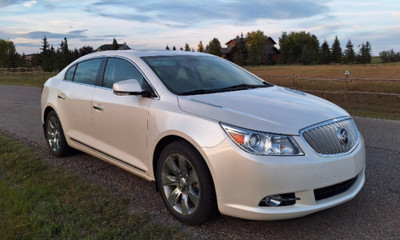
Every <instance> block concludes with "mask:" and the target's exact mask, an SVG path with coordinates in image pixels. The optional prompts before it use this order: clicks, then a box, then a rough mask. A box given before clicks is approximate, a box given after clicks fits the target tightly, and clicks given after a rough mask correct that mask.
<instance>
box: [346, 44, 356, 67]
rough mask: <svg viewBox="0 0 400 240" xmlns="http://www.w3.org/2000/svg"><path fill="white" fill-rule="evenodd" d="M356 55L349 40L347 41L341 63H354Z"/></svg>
mask: <svg viewBox="0 0 400 240" xmlns="http://www.w3.org/2000/svg"><path fill="white" fill-rule="evenodd" d="M355 59H356V54H355V53H354V49H353V44H352V43H351V41H350V39H349V40H348V41H347V44H346V49H345V50H344V52H343V62H344V63H346V64H352V63H354V61H355Z"/></svg>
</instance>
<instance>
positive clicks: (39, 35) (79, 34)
mask: <svg viewBox="0 0 400 240" xmlns="http://www.w3.org/2000/svg"><path fill="white" fill-rule="evenodd" d="M86 31H87V29H84V30H75V31H70V32H67V33H52V32H46V31H34V32H29V33H23V34H17V35H18V36H19V37H24V38H30V39H43V37H44V36H46V38H47V39H62V38H64V37H66V38H72V39H73V38H86V36H85V35H83V33H84V32H86Z"/></svg>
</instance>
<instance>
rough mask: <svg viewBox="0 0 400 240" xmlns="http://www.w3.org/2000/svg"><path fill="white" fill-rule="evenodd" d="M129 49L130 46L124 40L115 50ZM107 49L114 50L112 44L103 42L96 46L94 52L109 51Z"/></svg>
mask: <svg viewBox="0 0 400 240" xmlns="http://www.w3.org/2000/svg"><path fill="white" fill-rule="evenodd" d="M130 49H131V48H130V47H129V46H128V45H126V43H125V42H124V43H123V44H118V49H117V50H130ZM109 50H114V49H113V44H103V45H101V46H100V47H99V48H97V49H96V51H95V52H101V51H109Z"/></svg>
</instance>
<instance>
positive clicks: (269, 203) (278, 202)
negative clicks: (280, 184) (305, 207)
mask: <svg viewBox="0 0 400 240" xmlns="http://www.w3.org/2000/svg"><path fill="white" fill-rule="evenodd" d="M297 200H300V198H297V197H296V196H295V195H294V193H285V194H277V195H270V196H267V197H265V198H263V199H262V200H261V201H260V203H259V204H258V205H259V206H262V207H281V206H290V205H294V204H296V201H297Z"/></svg>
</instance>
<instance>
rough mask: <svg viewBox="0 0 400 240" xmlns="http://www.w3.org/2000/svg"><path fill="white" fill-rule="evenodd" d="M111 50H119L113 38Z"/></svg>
mask: <svg viewBox="0 0 400 240" xmlns="http://www.w3.org/2000/svg"><path fill="white" fill-rule="evenodd" d="M112 49H113V50H118V49H119V46H118V43H117V40H115V38H113V42H112Z"/></svg>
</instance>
